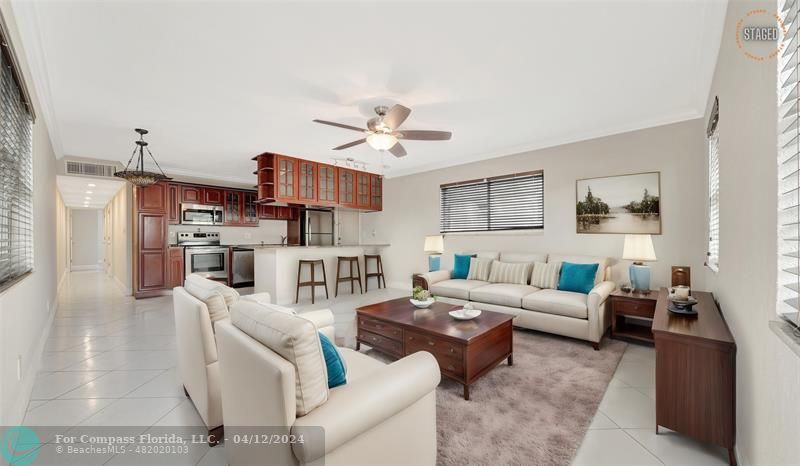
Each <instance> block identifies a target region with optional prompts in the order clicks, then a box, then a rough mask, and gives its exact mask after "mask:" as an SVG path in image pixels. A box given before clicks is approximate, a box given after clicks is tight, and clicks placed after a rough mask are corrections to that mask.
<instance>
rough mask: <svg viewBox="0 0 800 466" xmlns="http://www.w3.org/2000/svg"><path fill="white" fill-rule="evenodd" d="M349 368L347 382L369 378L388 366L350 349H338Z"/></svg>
mask: <svg viewBox="0 0 800 466" xmlns="http://www.w3.org/2000/svg"><path fill="white" fill-rule="evenodd" d="M336 349H337V350H339V354H340V355H341V356H342V359H344V363H345V366H347V382H348V383H353V382H354V381H356V380H358V379H363V378H365V377H369V374H370V373H371V372H373V371H375V370H377V369H380V368H381V367H383V366H385V365H386V364H384V363H382V362H380V361H378V360H377V359H375V358H372V357H370V356H367V355H365V354H364V353H359V352H358V351H355V350H352V349H350V348H336Z"/></svg>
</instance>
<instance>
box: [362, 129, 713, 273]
mask: <svg viewBox="0 0 800 466" xmlns="http://www.w3.org/2000/svg"><path fill="white" fill-rule="evenodd" d="M703 126H704V124H703V122H702V121H701V120H694V121H688V122H683V123H677V124H672V125H667V126H661V127H656V128H651V129H645V130H640V131H634V132H630V133H625V134H619V135H614V136H609V137H605V138H599V139H593V140H589V141H584V142H579V143H574V144H567V145H563V146H558V147H552V148H547V149H542V150H537V151H534V152H528V153H523V154H516V155H511V156H507V157H502V158H498V159H492V160H487V161H483V162H477V163H470V164H466V165H460V166H455V167H451V168H447V169H441V170H435V171H430V172H425V173H420V174H416V175H410V176H404V177H399V178H391V179H387V180H386V182H385V184H384V195H385V199H384V211H383V212H382V213H373V214H364V215H362V220H361V223H362V235H361V241H362V242H364V243H374V242H384V241H385V242H388V243H391V247H390V248H387V249H386V250H385V251H384V253H383V254H384V259H383V264H384V267H385V270H386V273H387V281H390V282H392V283H393V284H394V286H399V287H403V288H409V287H410V286H411V274H412V273H414V272H420V271H425V270H427V259H426V256H425V255H424V254H423V251H422V247H423V242H424V238H425V235H431V234H436V233H437V232H438V231H439V185H440V184H442V183H449V182H454V181H462V180H470V179H475V178H481V177H484V176H493V175H503V174H508V173H515V172H523V171H529V170H538V169H543V170H544V180H545V228H544V231H539V232H529V233H515V234H504V233H494V234H481V235H475V234H450V235H447V236H446V237H445V254H444V256H443V257H442V263H443V266H445V267H447V266H449V265H450V264H452V254H453V253H454V252H458V251H477V250H497V251H539V252H549V253H575V254H592V255H600V256H608V257H619V256H621V254H622V243H623V238H624V236H623V235H608V234H600V235H598V234H592V235H585V234H583V235H579V234H577V233H576V232H575V181H576V180H577V179H581V178H591V177H597V176H607V175H621V174H627V173H636V172H646V171H660V172H661V196H662V201H661V205H662V217H663V222H662V232H663V234H662V235H659V236H654V237H653V243H654V246H655V251H656V255H657V257H658V258H659V260H658V261H657V262H654V263H652V264H651V265H652V268H653V270H652V282H653V283H652V286H654V287H657V286H665V285H668V280H669V273H670V266H671V265H688V266H691V267H692V271H693V272H694V273H693V282H694V283H693V285H694V286H695V287H697V288H699V289H702V288H703V287H704V275H703V273H702V266H703V260H704V258H705V245H704V238H705V231H704V228H705V227H704V226H703V225H704V219H705V210H704V209H705V208H704V205H705V203H704V196H705V194H704V193H705V185H704V168H703V167H704V163H705V156H704V152H703V146H702V141H703V137H704V130H703ZM629 264H630V263H629V262H621V261H620V262H619V263H617V264H616V265H615V266H614V268H613V279H614V280H615V281H617V282H619V283H621V282H624V281H628V278H627V273H628V272H627V270H628V265H629Z"/></svg>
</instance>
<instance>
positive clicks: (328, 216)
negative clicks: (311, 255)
mask: <svg viewBox="0 0 800 466" xmlns="http://www.w3.org/2000/svg"><path fill="white" fill-rule="evenodd" d="M300 238H301V241H302V242H303V243H302V245H303V246H333V245H334V244H335V243H334V236H333V211H332V210H328V209H305V210H302V211H300Z"/></svg>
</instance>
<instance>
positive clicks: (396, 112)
mask: <svg viewBox="0 0 800 466" xmlns="http://www.w3.org/2000/svg"><path fill="white" fill-rule="evenodd" d="M410 114H411V109H410V108H408V107H403V106H402V105H400V104H397V105H395V106H393V107H392V108H390V109H389V112H388V113H386V115H385V116H384V117H383V123H384V124H385V125H386V126H388V127H389V128H390V129H397V128H399V127H400V125H402V124H403V122H404V121H406V118H408V115H410Z"/></svg>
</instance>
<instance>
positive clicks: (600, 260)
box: [547, 254, 610, 285]
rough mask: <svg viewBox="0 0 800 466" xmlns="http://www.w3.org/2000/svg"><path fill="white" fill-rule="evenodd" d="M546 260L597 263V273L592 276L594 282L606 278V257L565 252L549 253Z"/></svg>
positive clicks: (607, 264) (607, 261) (607, 262)
mask: <svg viewBox="0 0 800 466" xmlns="http://www.w3.org/2000/svg"><path fill="white" fill-rule="evenodd" d="M547 262H572V263H573V264H598V267H597V274H596V275H595V277H594V284H595V285H597V284H598V283H600V282H602V281H604V280H605V279H606V278H605V277H606V271H607V269H608V267H609V265H610V264H609V259H608V257H598V256H570V255H565V254H550V255H549V256H548V257H547Z"/></svg>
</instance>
